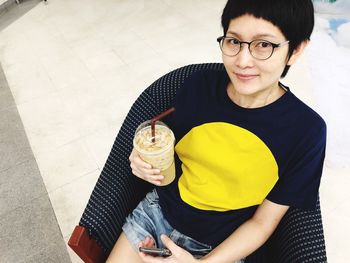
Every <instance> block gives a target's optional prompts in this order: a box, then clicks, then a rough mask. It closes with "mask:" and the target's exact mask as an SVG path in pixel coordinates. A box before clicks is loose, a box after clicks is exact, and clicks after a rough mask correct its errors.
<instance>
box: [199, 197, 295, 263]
mask: <svg viewBox="0 0 350 263" xmlns="http://www.w3.org/2000/svg"><path fill="white" fill-rule="evenodd" d="M288 208H289V206H285V205H279V204H276V203H273V202H271V201H269V200H267V199H265V200H264V201H263V203H262V204H261V205H260V206H259V208H258V209H257V210H256V212H255V214H254V216H253V217H252V218H251V219H249V220H248V221H246V222H245V223H244V224H242V225H241V226H240V227H239V228H238V229H237V230H236V231H235V232H233V233H232V234H231V235H230V236H229V237H228V238H227V239H226V240H225V241H223V242H222V243H221V244H220V245H219V246H217V247H216V248H215V249H214V250H213V251H212V252H210V253H209V254H208V255H207V256H205V257H204V258H202V259H201V261H202V262H205V263H224V262H228V263H232V262H234V261H236V260H240V259H242V258H245V257H246V256H248V255H249V254H251V253H253V252H254V251H255V250H257V249H258V248H259V247H260V246H262V245H263V244H264V243H265V242H266V241H267V239H268V238H269V237H270V236H271V235H272V233H273V232H274V231H275V229H276V227H277V225H278V224H279V222H280V220H281V219H282V217H283V216H284V214H285V213H286V212H287V210H288Z"/></svg>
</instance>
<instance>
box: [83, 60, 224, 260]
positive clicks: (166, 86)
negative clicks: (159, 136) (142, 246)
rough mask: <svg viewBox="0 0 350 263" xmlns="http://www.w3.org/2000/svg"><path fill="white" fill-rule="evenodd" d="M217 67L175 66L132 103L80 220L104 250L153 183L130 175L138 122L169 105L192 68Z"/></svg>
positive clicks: (110, 243) (115, 238)
mask: <svg viewBox="0 0 350 263" xmlns="http://www.w3.org/2000/svg"><path fill="white" fill-rule="evenodd" d="M220 68H223V66H222V64H214V63H212V64H195V65H189V66H185V67H182V68H179V69H176V70H174V71H172V72H170V73H168V74H166V75H164V76H163V77H161V78H160V79H158V80H157V81H155V82H154V83H153V84H152V85H151V86H150V87H148V88H147V89H146V90H145V91H144V92H143V93H142V94H141V95H140V96H139V98H138V99H137V100H136V101H135V103H134V104H133V105H132V107H131V109H130V111H129V113H128V115H127V117H126V119H125V120H124V122H123V125H122V127H121V128H120V131H119V133H118V135H117V138H116V139H115V142H114V144H113V147H112V149H111V152H110V154H109V156H108V158H107V161H106V164H105V166H104V168H103V170H102V172H101V175H100V177H99V179H98V181H97V183H96V186H95V188H94V190H93V192H92V194H91V197H90V199H89V202H88V204H87V206H86V208H85V211H84V213H83V215H82V218H81V219H80V223H79V224H80V225H81V226H85V227H87V228H88V229H89V231H90V235H91V236H92V237H93V238H94V239H95V240H96V241H97V242H98V243H99V244H100V245H101V247H102V248H103V249H104V250H105V251H106V252H107V253H108V252H109V251H110V250H111V249H112V248H113V246H114V244H115V242H116V240H117V238H118V237H119V235H120V233H121V227H122V225H123V223H124V220H125V218H126V216H127V215H128V214H129V213H130V212H131V211H132V210H133V209H134V208H135V207H136V205H137V203H138V202H139V201H140V200H141V199H142V198H143V197H144V196H145V193H146V192H147V191H150V190H151V187H152V186H151V185H150V184H148V183H145V182H143V181H141V180H139V179H137V178H136V177H135V176H133V175H132V174H131V169H130V166H129V160H128V157H129V155H130V153H131V150H132V139H133V136H134V133H135V130H136V128H137V126H138V125H139V124H140V123H142V122H144V121H146V120H149V119H151V118H153V117H154V116H156V115H158V114H159V113H161V112H163V111H164V110H166V109H168V108H169V106H170V103H171V101H172V100H173V98H174V96H175V94H176V91H177V89H178V88H179V87H180V86H181V84H182V83H183V82H184V80H185V79H186V78H187V77H188V76H190V75H191V74H192V73H193V72H195V71H197V70H201V69H220Z"/></svg>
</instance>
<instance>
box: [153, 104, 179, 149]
mask: <svg viewBox="0 0 350 263" xmlns="http://www.w3.org/2000/svg"><path fill="white" fill-rule="evenodd" d="M174 111H175V108H174V107H172V108H170V109H168V110H166V111H164V112H163V113H161V114H159V115H157V116H156V117H154V118H153V119H152V120H151V129H152V142H155V141H156V138H155V137H156V122H157V121H159V120H161V119H162V118H164V117H165V116H167V115H169V114H170V113H172V112H174Z"/></svg>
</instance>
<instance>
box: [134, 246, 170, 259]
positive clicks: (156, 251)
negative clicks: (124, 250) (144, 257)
mask: <svg viewBox="0 0 350 263" xmlns="http://www.w3.org/2000/svg"><path fill="white" fill-rule="evenodd" d="M139 251H140V252H143V253H146V254H149V255H152V256H158V257H169V256H171V251H170V250H169V249H167V248H150V247H139Z"/></svg>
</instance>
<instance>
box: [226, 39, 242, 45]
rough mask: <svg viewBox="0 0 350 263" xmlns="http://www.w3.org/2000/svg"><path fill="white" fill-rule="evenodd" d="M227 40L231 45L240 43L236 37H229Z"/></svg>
mask: <svg viewBox="0 0 350 263" xmlns="http://www.w3.org/2000/svg"><path fill="white" fill-rule="evenodd" d="M228 41H229V43H230V44H231V45H235V46H236V45H240V42H239V40H238V39H235V38H231V39H229V40H228Z"/></svg>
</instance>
